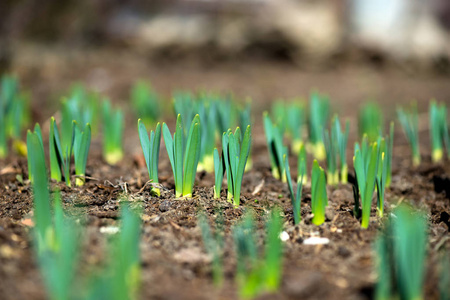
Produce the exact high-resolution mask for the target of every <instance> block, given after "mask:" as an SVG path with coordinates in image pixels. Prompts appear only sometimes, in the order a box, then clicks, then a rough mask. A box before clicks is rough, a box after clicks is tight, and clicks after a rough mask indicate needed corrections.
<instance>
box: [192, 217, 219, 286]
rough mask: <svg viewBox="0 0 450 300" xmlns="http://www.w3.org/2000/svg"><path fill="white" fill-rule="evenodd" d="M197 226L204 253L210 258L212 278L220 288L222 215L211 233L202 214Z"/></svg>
mask: <svg viewBox="0 0 450 300" xmlns="http://www.w3.org/2000/svg"><path fill="white" fill-rule="evenodd" d="M198 225H199V227H200V229H201V231H202V238H203V244H204V246H205V249H206V252H207V253H208V254H209V255H210V256H211V257H212V276H213V282H214V285H215V286H216V287H220V286H222V283H223V280H224V272H223V253H222V249H223V246H224V238H223V215H222V214H219V217H218V218H217V221H216V226H215V230H214V232H212V230H211V228H210V226H209V224H208V220H207V218H206V216H205V214H204V213H201V214H200V215H199V216H198Z"/></svg>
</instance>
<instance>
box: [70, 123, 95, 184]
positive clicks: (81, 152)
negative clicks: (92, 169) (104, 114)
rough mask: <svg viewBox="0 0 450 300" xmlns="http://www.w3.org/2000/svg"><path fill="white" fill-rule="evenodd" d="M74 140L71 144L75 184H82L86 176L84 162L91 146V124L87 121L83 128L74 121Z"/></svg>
mask: <svg viewBox="0 0 450 300" xmlns="http://www.w3.org/2000/svg"><path fill="white" fill-rule="evenodd" d="M74 126H75V140H74V144H73V157H74V161H75V175H76V179H75V184H76V185H78V186H81V185H84V182H85V176H86V163H87V158H88V154H89V148H90V146H91V125H90V124H89V123H88V124H86V126H85V127H84V130H83V131H81V129H80V128H79V127H78V125H77V124H76V123H75V124H74Z"/></svg>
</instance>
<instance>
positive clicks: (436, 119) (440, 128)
mask: <svg viewBox="0 0 450 300" xmlns="http://www.w3.org/2000/svg"><path fill="white" fill-rule="evenodd" d="M430 133H431V134H430V136H431V148H432V149H431V158H432V159H433V162H435V163H437V162H440V161H442V158H443V156H444V146H443V144H444V143H445V146H446V147H447V151H449V154H450V149H449V138H450V137H449V135H448V125H447V107H446V105H445V104H444V103H441V104H437V103H436V101H431V102H430ZM449 157H450V156H449Z"/></svg>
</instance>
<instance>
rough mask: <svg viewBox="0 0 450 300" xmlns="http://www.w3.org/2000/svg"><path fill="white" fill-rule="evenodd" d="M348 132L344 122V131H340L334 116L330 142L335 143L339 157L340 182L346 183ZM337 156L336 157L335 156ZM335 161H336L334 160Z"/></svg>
mask: <svg viewBox="0 0 450 300" xmlns="http://www.w3.org/2000/svg"><path fill="white" fill-rule="evenodd" d="M349 130H350V123H349V121H347V122H345V131H342V130H341V123H340V122H339V118H338V116H335V117H334V118H333V120H332V125H331V140H332V142H334V143H336V146H335V148H337V154H338V156H339V169H340V170H341V182H342V183H344V184H345V183H347V182H348V165H347V155H346V154H347V143H348V133H349ZM335 156H337V155H335ZM336 160H337V159H336Z"/></svg>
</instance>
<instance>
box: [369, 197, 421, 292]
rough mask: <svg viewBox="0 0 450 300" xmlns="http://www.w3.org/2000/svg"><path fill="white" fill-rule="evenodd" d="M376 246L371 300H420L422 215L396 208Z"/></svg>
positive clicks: (407, 208)
mask: <svg viewBox="0 0 450 300" xmlns="http://www.w3.org/2000/svg"><path fill="white" fill-rule="evenodd" d="M376 246H377V247H376V250H377V257H378V263H377V269H378V275H379V276H378V283H377V286H376V290H375V299H377V300H384V299H423V283H424V276H425V259H426V247H427V222H426V218H425V215H424V214H422V213H420V212H415V211H414V210H413V209H412V208H410V207H409V206H407V205H405V204H402V205H400V206H398V207H397V208H396V209H395V210H394V211H393V217H391V218H390V221H389V223H388V224H387V227H386V230H385V232H384V234H382V235H381V236H380V237H379V238H378V241H377V244H376Z"/></svg>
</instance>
